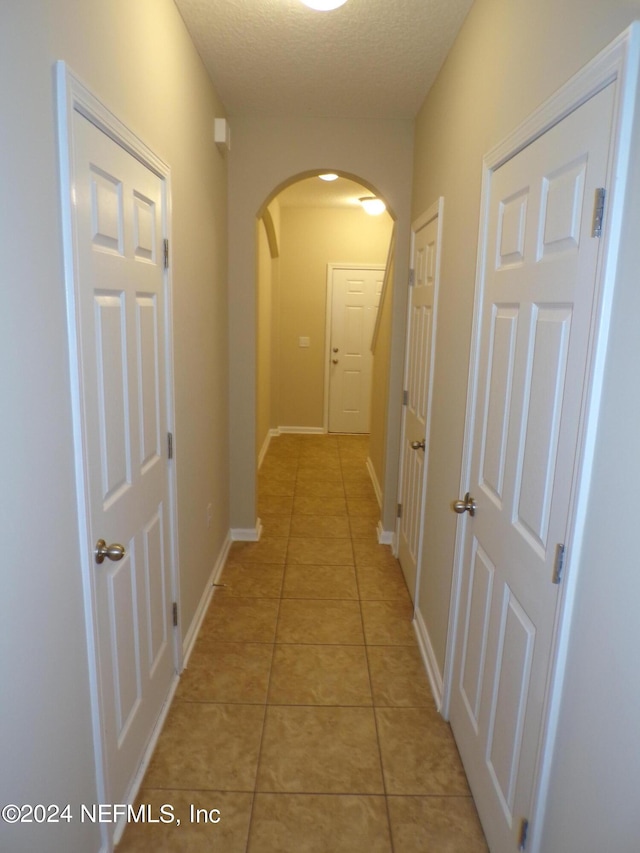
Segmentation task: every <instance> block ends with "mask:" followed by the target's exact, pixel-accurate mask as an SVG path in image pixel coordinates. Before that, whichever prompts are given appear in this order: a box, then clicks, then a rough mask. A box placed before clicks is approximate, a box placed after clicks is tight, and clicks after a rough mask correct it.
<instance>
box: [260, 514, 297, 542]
mask: <svg viewBox="0 0 640 853" xmlns="http://www.w3.org/2000/svg"><path fill="white" fill-rule="evenodd" d="M261 522H262V534H263V536H266V537H267V538H269V539H271V538H280V537H282V536H289V533H290V532H291V516H290V515H268V516H265V517H264V518H261Z"/></svg>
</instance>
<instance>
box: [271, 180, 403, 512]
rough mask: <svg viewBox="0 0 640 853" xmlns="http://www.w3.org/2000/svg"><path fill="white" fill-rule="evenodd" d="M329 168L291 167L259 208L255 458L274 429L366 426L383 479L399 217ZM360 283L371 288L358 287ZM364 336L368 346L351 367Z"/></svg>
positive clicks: (369, 189) (374, 467)
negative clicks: (296, 170)
mask: <svg viewBox="0 0 640 853" xmlns="http://www.w3.org/2000/svg"><path fill="white" fill-rule="evenodd" d="M330 171H331V170H330V169H326V170H317V171H314V172H312V173H305V174H302V175H296V176H292V178H291V179H290V180H288V181H286V182H284V183H283V184H281V185H280V186H278V187H276V188H275V189H274V191H273V192H272V193H271V194H270V195H269V197H268V198H267V199H266V200H265V202H264V204H263V206H262V207H261V209H260V211H259V212H258V225H257V258H258V261H257V276H256V277H257V306H258V311H257V370H256V376H257V387H256V455H257V465H258V468H259V467H260V463H261V461H262V458H263V457H264V454H265V453H266V450H267V448H268V446H269V442H270V440H271V437H272V436H274V435H278V434H281V433H286V432H292V433H296V432H297V433H324V432H361V433H366V434H368V435H369V436H370V439H369V444H370V454H369V456H370V467H371V472H372V478H373V479H374V485H376V483H382V482H384V450H385V441H386V412H387V404H388V376H389V352H390V341H391V296H392V294H391V290H392V275H391V273H392V268H393V243H394V240H393V235H394V222H395V217H394V214H393V212H392V211H388V210H386V211H384V212H383V213H382V214H380V215H378V216H371V215H368V214H367V213H366V212H365V211H364V209H363V208H362V206H361V204H360V203H359V199H360V198H362V197H363V196H376V197H379V194H378V193H377V191H376V189H375V187H373V186H371V185H370V184H368V183H367V182H366V181H364V180H362V179H360V178H357V176H353V175H346V174H344V173H342V174H340V173H338V172H336V174H338V178H337V179H336V180H334V181H331V182H327V181H322V180H319V177H318V176H319V174H321V173H325V172H330ZM365 279H366V281H365ZM360 284H362V285H363V289H364V290H366V291H367V294H369V295H368V296H367V294H363V295H362V297H361V296H360V295H359V294H358V293H355V292H350V291H357V290H358V289H359V287H360ZM349 298H352V301H353V302H354V303H355V304H353V305H351V306H349V305H347V304H346V302H345V299H346V300H348V299H349ZM367 299H368V301H367ZM359 300H360V301H359ZM363 300H364V301H363ZM340 316H342V318H343V319H344V321H345V323H346V325H347V327H348V328H347V329H346V330H345V329H342V330H341V334H342V335H343V338H342V341H344V344H343V342H342V341H338V339H337V334H338V332H339V331H340V330H339V329H338V328H337V327H338V326H339V318H340ZM336 318H338V320H336ZM345 323H343V326H344V324H345ZM345 333H346V336H347V337H349V336H351V339H350V340H348V341H347V340H346V338H345ZM356 339H359V340H360V341H361V343H362V346H361V350H362V352H361V354H360V355H358V354H356V355H355V356H354V357H353V358H352V359H351V365H349V367H348V368H347V366H346V365H345V368H346V369H344V370H343V369H342V368H343V364H344V360H343V356H346V355H347V352H349V353H351V352H352V351H355V349H357V347H355V346H354V344H355V342H356ZM336 349H337V350H338V352H334V350H336ZM358 361H360V362H362V364H364V363H365V362H368V375H367V374H366V372H365V373H361V372H359V371H358V370H357V369H355V368H354V367H353V365H355V364H357V363H358ZM340 377H341V378H342V382H340V381H339V379H340ZM337 380H338V381H337ZM349 395H351V397H350V398H349ZM341 410H342V411H345V410H346V416H344V417H343V418H342V420H341V419H340V417H337V418H336V416H335V413H336V412H337V413H338V415H340V412H341ZM358 414H359V415H360V416H359V418H358ZM378 492H380V487H379V486H378ZM379 497H381V495H379Z"/></svg>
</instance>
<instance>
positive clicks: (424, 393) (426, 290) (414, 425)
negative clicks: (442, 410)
mask: <svg viewBox="0 0 640 853" xmlns="http://www.w3.org/2000/svg"><path fill="white" fill-rule="evenodd" d="M438 224H439V216H438V215H437V213H436V215H434V216H431V217H430V218H429V219H428V221H427V222H426V224H424V225H423V226H422V227H421V228H419V229H418V230H417V231H416V232H415V234H414V240H413V256H412V268H413V275H414V280H413V281H414V283H413V287H411V288H410V292H409V312H408V322H407V343H406V353H407V356H406V364H405V380H404V387H405V400H406V402H405V406H404V418H403V431H402V480H401V486H400V507H401V509H400V518H399V520H398V559H399V560H400V565H401V566H402V571H403V572H404V576H405V580H406V582H407V587H408V589H409V593H410V594H411V598H412V600H413V601H415V597H416V585H417V576H418V567H419V565H420V556H421V548H422V531H423V524H424V520H423V507H424V496H425V490H426V475H427V458H428V447H427V442H428V422H429V418H428V415H429V405H430V400H431V393H430V392H431V374H432V370H431V360H432V351H433V330H434V322H433V321H434V309H435V298H436V276H437V270H438Z"/></svg>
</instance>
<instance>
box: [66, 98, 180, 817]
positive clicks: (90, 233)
mask: <svg viewBox="0 0 640 853" xmlns="http://www.w3.org/2000/svg"><path fill="white" fill-rule="evenodd" d="M73 121H74V128H73V132H74V155H73V156H74V173H75V186H74V196H75V207H74V230H75V240H76V251H77V278H78V281H79V293H78V299H79V302H78V305H77V327H78V329H79V336H80V351H81V398H82V404H83V421H84V443H85V448H84V453H85V459H86V491H87V505H88V508H89V509H88V512H89V528H90V531H89V532H90V537H91V542H92V543H97V542H98V540H103V542H104V543H105V545H106V546H111V545H120V546H122V549H123V554H122V555H120V554H118V553H117V549H115V550H114V551H112V553H111V555H110V556H109V555H108V556H106V557H105V558H104V559H103V560H102V562H99V560H98V559H97V558H96V557H95V555H92V567H93V569H92V570H93V572H94V579H93V581H94V582H93V588H94V590H95V619H96V624H97V636H96V643H97V654H98V659H99V667H98V680H99V693H100V697H101V705H102V707H101V713H102V720H101V722H102V731H103V739H104V748H105V755H104V758H105V763H106V779H107V788H108V795H109V797H110V798H111V799H110V801H111V802H125V798H126V796H127V793H128V791H129V788H130V785H131V782H132V780H133V777H134V775H135V773H136V771H137V769H138V767H139V765H140V762H141V760H142V757H143V755H144V751H145V748H146V745H147V742H148V739H149V736H150V734H151V732H152V731H153V727H154V724H155V722H156V720H157V719H158V716H159V713H160V710H161V708H162V705H163V703H164V702H165V700H166V698H167V695H168V692H169V688H170V684H171V681H172V678H173V675H174V662H173V633H172V632H173V627H172V601H171V592H170V531H169V506H168V471H167V465H168V463H167V451H166V440H167V427H166V424H167V415H166V405H167V401H166V390H165V389H166V376H165V358H166V352H165V347H166V335H165V309H166V306H165V295H164V293H165V292H164V287H165V284H164V277H165V273H164V269H163V227H164V226H163V217H164V215H165V209H164V208H165V203H164V197H163V191H164V188H163V180H162V179H161V178H160V177H158V176H157V175H155V174H154V173H153V172H151V171H150V170H149V169H148V168H146V167H145V166H144V165H142V164H141V163H140V162H139V161H138V160H137V159H135V158H134V157H133V156H131V155H130V154H129V153H127V152H126V151H125V150H124V149H123V148H121V147H120V146H119V145H118V144H117V143H116V142H114V141H113V140H112V139H110V138H109V137H107V136H106V135H105V134H104V133H102V132H101V131H100V130H98V129H97V128H96V127H95V126H94V125H93V124H91V123H90V122H89V121H88V120H87V119H85V118H84V117H82V116H81V115H79V114H78V113H77V112H76V113H74V119H73ZM94 547H95V545H94Z"/></svg>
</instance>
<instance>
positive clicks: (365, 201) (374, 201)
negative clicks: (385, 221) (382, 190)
mask: <svg viewBox="0 0 640 853" xmlns="http://www.w3.org/2000/svg"><path fill="white" fill-rule="evenodd" d="M358 201H359V202H360V204H361V205H362V207H363V208H364V210H365V213H368V214H369V216H379V214H381V213H384V211H385V210H386V209H387V206H386V204H385V203H384V202H383V201H382V199H381V198H376V197H375V196H374V195H367V196H365V197H364V198H359V199H358Z"/></svg>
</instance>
